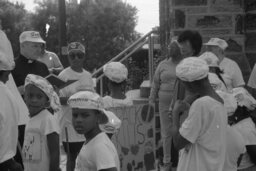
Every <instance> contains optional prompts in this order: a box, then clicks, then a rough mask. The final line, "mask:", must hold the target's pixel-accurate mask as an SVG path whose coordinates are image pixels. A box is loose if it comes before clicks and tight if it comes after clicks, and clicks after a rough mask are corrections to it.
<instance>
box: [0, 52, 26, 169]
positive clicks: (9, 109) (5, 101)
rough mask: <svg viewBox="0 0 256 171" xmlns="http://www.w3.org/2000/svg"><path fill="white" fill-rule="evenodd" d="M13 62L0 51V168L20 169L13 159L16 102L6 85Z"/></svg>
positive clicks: (16, 123)
mask: <svg viewBox="0 0 256 171" xmlns="http://www.w3.org/2000/svg"><path fill="white" fill-rule="evenodd" d="M14 66H15V63H14V61H13V59H9V58H8V57H7V55H6V54H5V53H2V50H1V52H0V97H1V103H0V170H1V171H13V170H16V171H22V170H23V169H22V166H21V165H20V164H18V163H17V162H16V161H14V160H13V157H14V156H15V154H16V147H17V142H18V117H19V108H18V103H17V102H16V99H15V97H14V95H13V94H12V92H11V91H10V90H9V88H8V87H7V85H6V82H7V80H8V78H9V75H10V73H11V70H13V68H14Z"/></svg>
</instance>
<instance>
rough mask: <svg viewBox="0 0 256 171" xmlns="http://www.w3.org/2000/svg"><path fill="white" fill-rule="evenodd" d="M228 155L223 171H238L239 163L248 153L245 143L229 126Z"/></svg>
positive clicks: (227, 135) (227, 136)
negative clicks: (244, 154)
mask: <svg viewBox="0 0 256 171" xmlns="http://www.w3.org/2000/svg"><path fill="white" fill-rule="evenodd" d="M226 138H227V153H226V159H225V164H224V169H223V171H237V161H238V159H239V157H240V155H241V154H243V153H245V152H246V148H245V141H244V139H243V137H242V136H241V134H240V133H239V132H238V131H237V130H236V129H234V128H233V127H230V126H227V134H226Z"/></svg>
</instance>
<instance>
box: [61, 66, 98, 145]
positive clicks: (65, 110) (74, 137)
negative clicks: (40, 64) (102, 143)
mask: <svg viewBox="0 0 256 171" xmlns="http://www.w3.org/2000/svg"><path fill="white" fill-rule="evenodd" d="M59 77H60V78H61V79H63V80H65V81H67V80H78V81H76V82H74V83H73V84H70V85H69V86H67V87H65V88H63V89H61V90H60V96H61V97H70V96H71V95H73V94H75V93H76V92H78V91H79V89H82V88H87V87H88V89H93V81H92V76H91V74H90V73H89V72H88V71H86V70H83V72H81V73H79V72H75V71H74V70H72V69H71V68H70V67H68V68H66V69H64V70H63V71H62V72H61V73H60V74H59ZM57 117H58V120H59V122H60V128H61V138H62V141H64V142H66V134H65V127H67V130H68V136H69V137H68V139H69V142H82V141H85V137H84V135H82V134H78V133H77V132H76V131H75V129H74V128H73V125H72V109H71V108H70V107H69V106H68V105H62V110H61V112H58V113H57Z"/></svg>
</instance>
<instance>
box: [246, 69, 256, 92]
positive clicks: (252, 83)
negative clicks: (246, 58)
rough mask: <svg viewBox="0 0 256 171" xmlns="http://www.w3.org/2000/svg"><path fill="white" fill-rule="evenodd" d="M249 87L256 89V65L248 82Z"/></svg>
mask: <svg viewBox="0 0 256 171" xmlns="http://www.w3.org/2000/svg"><path fill="white" fill-rule="evenodd" d="M248 86H249V87H251V88H256V65H254V67H253V69H252V72H251V75H250V78H249V81H248Z"/></svg>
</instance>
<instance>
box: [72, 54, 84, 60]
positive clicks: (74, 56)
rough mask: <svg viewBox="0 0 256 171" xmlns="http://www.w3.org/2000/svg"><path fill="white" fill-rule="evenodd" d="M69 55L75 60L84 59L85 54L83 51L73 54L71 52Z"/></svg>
mask: <svg viewBox="0 0 256 171" xmlns="http://www.w3.org/2000/svg"><path fill="white" fill-rule="evenodd" d="M69 57H70V59H71V60H74V59H75V58H77V59H83V58H84V54H83V53H72V54H69Z"/></svg>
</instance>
